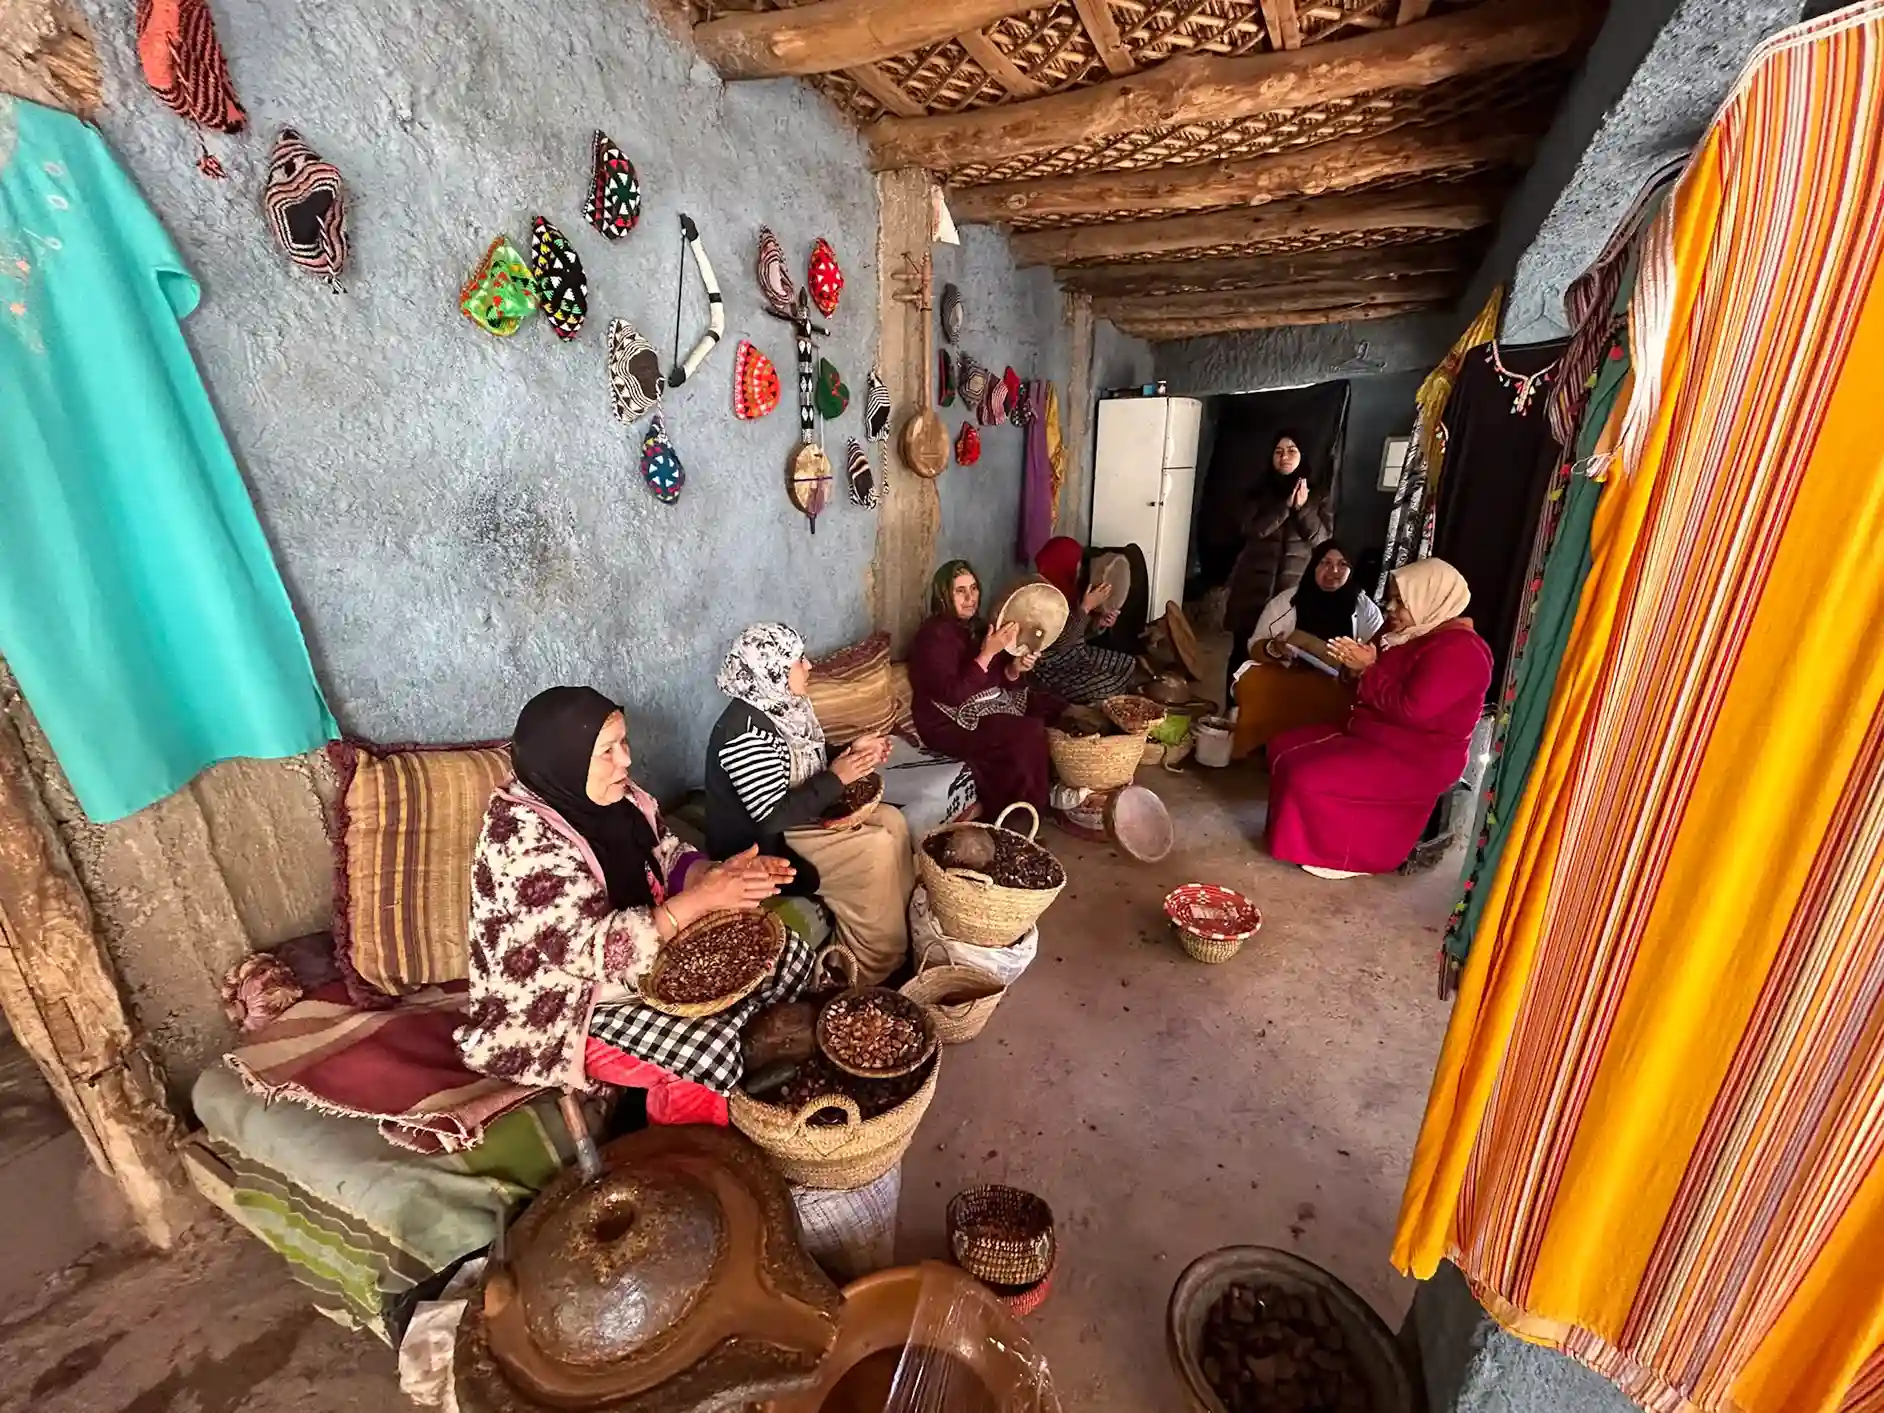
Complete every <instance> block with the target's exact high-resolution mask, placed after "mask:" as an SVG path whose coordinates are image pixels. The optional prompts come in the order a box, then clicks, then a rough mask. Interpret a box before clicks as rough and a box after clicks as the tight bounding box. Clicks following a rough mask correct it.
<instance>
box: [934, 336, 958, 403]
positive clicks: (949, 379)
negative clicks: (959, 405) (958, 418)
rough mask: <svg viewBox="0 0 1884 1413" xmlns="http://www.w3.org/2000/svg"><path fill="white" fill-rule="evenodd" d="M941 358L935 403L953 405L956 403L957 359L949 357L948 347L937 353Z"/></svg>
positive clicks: (936, 378) (938, 357) (937, 375)
mask: <svg viewBox="0 0 1884 1413" xmlns="http://www.w3.org/2000/svg"><path fill="white" fill-rule="evenodd" d="M936 358H937V359H938V360H939V364H938V367H937V369H936V375H935V405H936V406H937V407H953V406H954V405H955V360H954V359H953V358H950V357H949V353H948V350H947V349H943V350H942V351H941V352H940V353H938V354H936Z"/></svg>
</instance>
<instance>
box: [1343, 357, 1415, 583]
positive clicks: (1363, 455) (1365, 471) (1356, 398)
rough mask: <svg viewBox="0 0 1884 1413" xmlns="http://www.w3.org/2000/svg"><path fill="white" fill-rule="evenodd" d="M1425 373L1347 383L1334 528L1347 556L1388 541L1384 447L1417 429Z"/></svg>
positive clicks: (1387, 375)
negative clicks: (1382, 475)
mask: <svg viewBox="0 0 1884 1413" xmlns="http://www.w3.org/2000/svg"><path fill="white" fill-rule="evenodd" d="M1425 379H1426V373H1425V370H1423V369H1415V370H1413V371H1412V372H1406V373H1379V374H1376V375H1375V376H1373V377H1371V378H1350V379H1349V380H1348V430H1347V441H1346V444H1345V445H1344V446H1343V448H1342V454H1341V475H1340V480H1339V482H1338V495H1337V499H1336V506H1335V523H1336V525H1337V526H1338V527H1339V533H1340V536H1341V539H1342V541H1343V542H1344V543H1345V544H1346V545H1347V548H1348V553H1349V554H1352V555H1364V554H1366V553H1367V552H1368V551H1369V550H1379V549H1381V548H1382V547H1384V546H1385V544H1386V542H1387V515H1388V512H1389V511H1391V510H1392V509H1393V492H1391V491H1383V490H1380V489H1379V485H1380V451H1381V443H1383V442H1384V441H1386V439H1387V438H1388V437H1397V436H1405V435H1406V434H1407V433H1408V432H1410V431H1412V430H1413V412H1414V407H1413V394H1414V393H1416V392H1418V391H1419V386H1420V384H1421V383H1422V382H1424V381H1425Z"/></svg>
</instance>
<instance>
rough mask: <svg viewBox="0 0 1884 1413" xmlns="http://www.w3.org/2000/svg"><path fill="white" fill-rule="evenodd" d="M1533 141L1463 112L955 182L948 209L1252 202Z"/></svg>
mask: <svg viewBox="0 0 1884 1413" xmlns="http://www.w3.org/2000/svg"><path fill="white" fill-rule="evenodd" d="M1536 147H1537V137H1536V130H1535V127H1534V126H1533V125H1531V124H1524V125H1510V126H1507V125H1504V124H1500V125H1499V126H1497V127H1488V126H1487V125H1486V123H1485V120H1484V119H1483V118H1461V119H1458V120H1456V121H1454V122H1450V123H1443V124H1438V125H1435V126H1433V127H1419V128H1397V129H1395V130H1394V131H1392V132H1386V133H1378V134H1375V135H1373V136H1370V137H1343V138H1336V139H1335V140H1334V141H1332V142H1320V143H1316V144H1315V145H1314V146H1313V147H1299V148H1293V149H1291V150H1289V151H1287V152H1276V153H1272V154H1269V155H1267V156H1263V157H1252V158H1249V159H1247V160H1245V161H1240V162H1199V163H1195V164H1192V165H1188V166H1177V167H1147V168H1144V169H1141V170H1139V171H1129V172H1083V173H1080V174H1078V175H1075V176H1068V177H1043V178H1039V179H1037V180H1034V181H1014V182H988V183H985V184H984V185H981V186H962V187H954V188H952V189H951V190H950V191H949V211H950V213H951V214H952V215H953V216H954V217H955V219H956V220H957V221H958V222H961V221H1011V220H1015V219H1018V218H1020V217H1023V216H1102V215H1107V214H1110V213H1112V212H1115V211H1163V212H1177V211H1203V210H1208V209H1210V208H1211V207H1216V206H1255V205H1260V204H1261V203H1263V202H1266V201H1276V200H1279V199H1281V198H1284V197H1304V196H1319V195H1321V194H1323V193H1324V192H1332V191H1343V190H1346V189H1348V188H1349V187H1357V186H1369V185H1371V184H1373V183H1374V182H1378V181H1384V180H1386V179H1388V178H1390V177H1405V176H1417V175H1425V174H1428V173H1432V172H1443V171H1447V170H1449V169H1452V168H1456V167H1465V166H1476V165H1480V164H1488V163H1504V162H1521V161H1523V160H1525V159H1526V158H1528V157H1529V156H1530V155H1531V153H1532V152H1533V151H1535V150H1536Z"/></svg>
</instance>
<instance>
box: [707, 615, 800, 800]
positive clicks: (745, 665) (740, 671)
mask: <svg viewBox="0 0 1884 1413" xmlns="http://www.w3.org/2000/svg"><path fill="white" fill-rule="evenodd" d="M804 655H805V640H804V639H803V638H801V637H800V636H799V635H798V633H797V631H796V630H795V629H792V628H787V627H786V626H785V625H784V624H783V623H755V624H753V625H752V626H751V627H750V628H748V629H746V631H745V632H743V633H741V634H740V635H739V636H738V637H737V638H735V639H733V646H732V649H731V650H730V651H729V652H728V653H727V654H726V661H725V662H723V663H722V664H720V677H719V683H720V690H721V691H722V692H724V693H726V695H727V696H729V697H732V698H734V699H735V700H736V701H742V702H744V703H745V704H746V705H747V706H749V707H751V708H752V709H753V710H755V711H757V712H759V713H760V714H762V715H763V716H765V718H766V719H767V720H769V721H770V722H771V723H772V724H773V725H774V726H776V727H778V729H779V733H780V734H781V735H782V736H784V738H785V744H786V745H787V746H789V747H790V748H791V753H792V784H793V785H794V786H798V785H802V784H804V783H805V781H807V780H809V779H810V778H811V777H812V776H814V775H816V774H817V773H818V772H819V771H820V770H823V769H824V766H825V750H824V728H823V727H822V726H820V725H819V724H818V714H817V712H815V711H814V710H812V707H811V698H809V697H801V696H798V695H797V694H795V693H794V692H793V691H792V688H791V675H792V668H793V667H794V666H796V665H797V663H798V661H799V659H800V658H802V657H804Z"/></svg>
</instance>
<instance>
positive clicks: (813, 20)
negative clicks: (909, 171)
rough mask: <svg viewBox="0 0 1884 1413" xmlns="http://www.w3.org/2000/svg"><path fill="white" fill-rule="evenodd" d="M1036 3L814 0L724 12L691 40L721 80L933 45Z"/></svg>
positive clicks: (807, 69) (853, 62)
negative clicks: (782, 6) (783, 7)
mask: <svg viewBox="0 0 1884 1413" xmlns="http://www.w3.org/2000/svg"><path fill="white" fill-rule="evenodd" d="M1038 4H1039V0H922V3H920V4H907V3H904V2H903V0H813V3H811V4H809V5H798V6H795V7H793V8H791V9H786V10H752V11H741V12H740V13H738V14H732V15H722V16H721V17H720V18H719V19H716V20H708V21H707V22H706V23H705V24H701V25H695V26H694V27H693V42H694V45H695V47H696V48H698V49H699V51H700V54H701V57H702V58H704V59H705V60H706V61H707V62H708V63H709V64H711V65H712V66H713V67H714V69H715V71H717V72H718V74H719V76H720V77H721V78H723V79H759V78H779V77H783V76H786V75H792V74H799V75H802V74H829V73H835V72H837V71H838V70H839V69H850V68H855V67H856V66H857V65H859V64H874V63H876V62H877V61H878V60H880V59H887V58H889V57H890V56H891V55H893V54H902V53H904V52H906V51H908V50H911V49H921V48H924V47H925V46H927V45H930V44H938V43H940V42H941V41H942V40H945V39H953V38H954V37H955V36H956V35H958V34H961V33H963V32H965V31H968V30H980V29H985V28H986V27H987V26H989V25H991V24H993V23H994V22H995V21H996V20H1000V19H1005V18H1007V17H1008V16H1009V15H1017V14H1019V13H1021V12H1022V11H1023V10H1030V9H1033V8H1034V7H1035V6H1036V5H1038ZM901 121H915V120H913V119H903V120H901ZM891 165H897V164H891ZM904 165H906V164H904Z"/></svg>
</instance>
